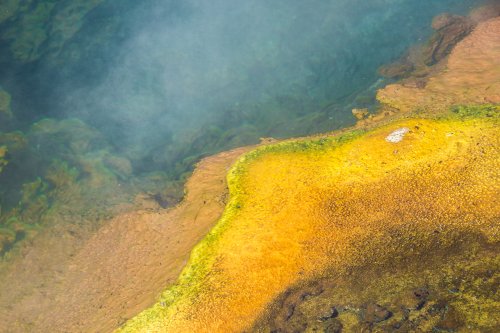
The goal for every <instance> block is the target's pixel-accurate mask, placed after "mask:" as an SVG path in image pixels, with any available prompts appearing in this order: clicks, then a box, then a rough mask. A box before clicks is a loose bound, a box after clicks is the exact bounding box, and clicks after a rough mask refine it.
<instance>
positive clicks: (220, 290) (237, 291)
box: [120, 105, 500, 333]
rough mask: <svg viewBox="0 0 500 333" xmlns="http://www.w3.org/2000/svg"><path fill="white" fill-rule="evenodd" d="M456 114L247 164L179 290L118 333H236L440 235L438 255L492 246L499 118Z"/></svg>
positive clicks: (282, 146)
mask: <svg viewBox="0 0 500 333" xmlns="http://www.w3.org/2000/svg"><path fill="white" fill-rule="evenodd" d="M453 111H454V112H448V113H445V114H443V115H441V116H440V117H435V116H434V118H426V117H423V116H421V117H420V118H408V119H403V120H398V121H393V122H392V123H389V124H386V125H384V126H381V127H379V128H375V129H373V130H371V131H369V132H366V133H363V132H359V131H358V132H353V133H350V134H349V133H348V134H345V135H344V136H340V137H329V138H326V139H320V140H312V141H304V140H302V141H291V142H285V143H278V144H276V145H270V146H265V147H261V148H258V149H256V150H255V151H253V152H250V153H248V154H247V155H245V156H243V157H242V158H241V159H240V160H239V162H237V163H236V164H235V165H234V166H233V168H232V169H231V170H230V172H229V174H228V182H229V187H230V195H231V198H230V201H229V203H228V205H227V207H226V210H225V212H224V214H223V216H222V218H221V219H220V220H219V222H218V223H217V225H216V226H215V227H214V228H213V229H212V231H211V232H210V233H209V234H208V235H207V236H206V238H205V239H204V240H203V241H202V242H201V243H200V244H198V245H197V246H196V247H195V249H194V250H193V252H192V255H191V259H190V261H189V263H188V265H187V267H186V268H185V269H184V271H183V273H182V274H181V276H180V278H179V280H178V282H177V284H176V285H175V286H173V287H172V288H170V289H168V290H167V291H165V292H164V294H163V295H162V297H161V300H160V301H159V302H158V303H157V304H156V305H154V306H153V307H152V308H150V309H147V310H145V311H144V312H142V313H141V314H139V315H138V316H136V317H135V318H133V319H132V320H130V321H129V322H127V323H126V325H125V326H124V327H123V328H121V329H120V332H176V333H177V332H241V331H245V330H249V329H250V328H251V327H252V325H253V323H254V322H255V321H256V320H257V319H258V318H259V316H261V315H262V314H263V312H264V311H265V309H266V306H268V305H269V304H270V303H271V302H272V301H273V299H275V298H276V297H277V296H278V295H279V294H280V293H281V292H283V291H284V290H286V289H287V288H288V287H289V286H291V285H294V284H297V283H300V281H306V280H308V279H311V278H313V277H314V276H317V275H318V274H323V273H324V272H336V274H340V275H342V274H344V273H346V272H348V271H350V270H351V271H352V270H353V269H356V267H362V266H363V264H368V263H373V264H381V263H386V264H390V262H391V260H393V258H396V257H399V258H412V256H413V255H414V254H415V253H423V252H426V251H432V250H433V249H434V250H435V246H436V243H435V236H434V235H435V234H436V233H435V231H436V230H439V233H440V234H439V244H440V246H442V247H443V248H444V247H446V246H450V244H453V242H456V241H457V238H456V234H457V233H475V234H480V235H482V237H484V239H485V241H486V242H488V243H494V242H497V241H498V234H499V233H498V224H497V223H496V222H495V221H497V218H498V216H499V209H498V206H497V205H495V203H494V202H493V201H492V200H491V198H492V197H495V196H496V195H498V190H499V189H498V176H499V175H498V170H499V168H498V131H497V130H498V128H497V126H498V114H499V112H498V111H500V108H499V107H498V106H491V105H489V106H479V107H461V108H455V109H454V110H453ZM401 129H406V130H405V131H404V135H401V136H398V140H387V137H391V135H394V133H395V131H398V130H401ZM398 133H399V132H398ZM401 133H402V132H401ZM410 248H411V249H412V250H411V251H410V250H409V249H410ZM346 274H347V273H346ZM461 315H462V316H463V321H464V322H465V323H466V324H467V325H470V326H471V327H477V325H479V324H478V323H477V322H475V321H474V320H475V319H474V316H470V315H469V316H468V315H467V314H465V313H462V314H461ZM481 325H484V327H487V326H488V325H491V322H488V321H486V323H484V322H483V323H482V324H481Z"/></svg>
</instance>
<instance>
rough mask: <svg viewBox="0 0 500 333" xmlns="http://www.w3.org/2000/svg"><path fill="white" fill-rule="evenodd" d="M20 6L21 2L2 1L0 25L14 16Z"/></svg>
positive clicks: (15, 0) (12, 0)
mask: <svg viewBox="0 0 500 333" xmlns="http://www.w3.org/2000/svg"><path fill="white" fill-rule="evenodd" d="M20 4H21V0H2V2H1V3H0V24H1V23H3V22H4V21H6V20H8V19H9V18H11V17H12V16H14V15H16V14H17V12H18V10H19V7H20Z"/></svg>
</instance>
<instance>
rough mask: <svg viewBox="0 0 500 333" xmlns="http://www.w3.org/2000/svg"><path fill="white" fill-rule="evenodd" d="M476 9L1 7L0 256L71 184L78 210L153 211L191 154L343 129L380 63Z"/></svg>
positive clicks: (321, 3)
mask: <svg viewBox="0 0 500 333" xmlns="http://www.w3.org/2000/svg"><path fill="white" fill-rule="evenodd" d="M479 3H481V1H473V0H463V1H456V0H440V1H432V0H425V1H413V0H373V1H358V0H349V1H347V0H311V1H298V0H276V1H264V0H255V1H240V0H237V1H229V0H214V1H201V0H188V1H177V0H161V1H160V0H145V1H135V0H134V1H132V0H120V1H118V0H94V1H83V0H73V1H60V2H54V1H44V0H31V1H24V2H22V3H21V2H16V1H9V2H2V4H0V51H1V52H0V170H1V173H0V184H1V185H2V186H1V188H0V207H1V213H2V215H1V216H0V223H1V225H2V228H3V229H2V230H4V231H2V232H3V233H4V234H3V236H2V237H1V238H0V240H1V242H2V244H1V246H2V249H3V250H1V252H2V253H6V252H8V250H10V249H11V248H12V247H13V246H14V245H15V244H17V242H18V241H19V240H21V239H23V238H24V237H26V236H27V235H29V234H30V233H31V231H30V230H31V229H30V228H32V227H33V226H40V225H44V224H46V223H50V222H43V221H42V220H43V218H42V217H43V216H46V215H44V214H45V213H46V212H48V211H49V210H50V209H51V208H53V207H54V205H55V203H59V202H60V201H59V200H60V196H62V193H66V192H67V188H72V187H71V186H73V187H74V186H76V187H78V188H79V190H78V191H79V192H78V191H77V192H78V193H87V194H86V195H85V196H84V197H81V198H79V199H76V197H72V198H74V200H75V202H77V203H78V205H80V204H81V207H80V209H81V210H83V211H87V210H88V209H91V210H92V209H93V208H91V207H94V208H95V207H97V206H95V203H96V202H99V203H100V204H101V206H102V207H101V206H99V207H100V208H95V209H96V210H97V211H99V210H103V211H106V212H107V213H109V209H110V208H109V207H113V205H115V204H116V203H117V202H120V200H132V199H131V198H133V197H134V195H135V194H137V193H139V192H144V193H149V194H148V195H151V196H152V197H153V198H157V201H158V202H159V203H160V204H161V206H163V207H166V206H169V205H172V204H174V203H175V202H177V201H178V200H179V199H180V196H181V195H182V181H183V180H185V178H186V176H187V175H188V174H189V172H190V170H192V167H193V165H194V164H195V163H196V162H197V161H199V159H200V158H201V157H203V156H207V155H210V154H213V153H216V152H219V151H222V150H225V149H229V148H233V147H238V146H242V145H247V144H253V143H257V142H259V139H260V138H261V137H276V138H285V137H291V136H299V135H306V134H310V133H317V132H325V131H331V130H334V129H338V128H341V127H345V126H348V125H351V124H353V123H354V117H353V116H352V115H351V109H352V108H354V107H356V108H371V109H373V108H375V107H376V104H375V100H374V94H375V91H376V89H377V88H379V87H380V86H382V85H384V84H385V83H387V80H385V79H382V78H381V77H379V76H378V74H377V68H378V67H379V66H381V65H383V64H387V63H389V62H391V61H394V60H395V59H397V58H398V57H400V56H401V55H402V53H403V52H404V51H405V50H406V49H407V48H408V47H409V46H410V45H412V44H414V43H415V42H419V41H421V42H423V41H424V40H425V39H426V38H428V36H429V35H430V33H431V32H432V30H431V28H430V22H431V20H432V17H433V16H435V15H437V14H440V13H442V12H452V13H458V14H465V13H467V12H468V11H469V10H470V8H471V6H473V5H477V4H479ZM118 186H119V187H118ZM82 188H83V189H86V190H82ZM165 188H167V190H165ZM87 190H88V191H87ZM65 191H66V192H65ZM75 191H76V190H75ZM85 191H87V192H85ZM108 192H111V193H114V195H111V196H110V195H108V194H106V193H108ZM66 195H68V194H67V193H66ZM101 197H102V198H105V200H104V199H103V201H99V200H100V199H99V198H101ZM111 198H114V199H115V200H116V201H117V202H114V201H113V200H111ZM78 205H77V206H78ZM71 207H72V208H71V209H73V211H72V213H73V214H79V213H77V211H78V209H76V208H75V204H73V205H72V206H71ZM75 210H76V211H75ZM52 211H54V210H52ZM92 211H93V210H92ZM96 219H100V215H99V216H98V217H96ZM9 221H10V222H9ZM13 221H14V222H13ZM6 235H7V236H6Z"/></svg>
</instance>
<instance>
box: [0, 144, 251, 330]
mask: <svg viewBox="0 0 500 333" xmlns="http://www.w3.org/2000/svg"><path fill="white" fill-rule="evenodd" d="M251 148H252V147H243V148H239V149H235V150H231V151H228V152H224V153H220V154H218V155H215V156H212V157H209V158H206V159H204V160H203V161H201V162H200V163H199V164H198V167H197V168H196V170H195V172H194V173H193V175H192V177H191V178H190V179H189V180H188V182H187V184H186V191H187V193H186V197H185V199H184V201H183V202H182V203H181V204H180V205H179V206H177V207H175V208H173V209H171V210H162V209H151V210H142V211H132V212H129V213H124V214H120V215H118V216H116V217H114V218H113V219H111V220H110V221H109V222H108V223H106V224H105V225H104V226H103V227H102V228H100V229H99V230H98V231H97V233H95V234H93V231H92V230H87V229H86V228H85V227H84V226H81V227H78V226H75V225H70V226H68V225H67V223H65V221H61V223H56V224H55V225H54V226H53V227H51V228H49V230H46V231H44V232H42V233H41V234H40V235H39V236H38V237H36V238H35V239H34V240H33V241H32V242H33V244H32V246H31V247H30V249H29V250H28V251H26V252H25V253H23V255H22V256H19V258H17V259H16V260H15V262H10V263H9V265H8V267H4V268H3V270H2V274H1V275H0V281H1V284H2V285H3V286H4V287H3V288H2V289H3V290H2V294H1V295H0V321H1V322H2V324H1V325H0V326H1V327H0V332H109V331H112V330H114V329H115V328H117V327H118V326H119V325H121V324H122V323H123V322H125V321H126V320H127V319H129V318H131V317H132V316H134V315H135V314H137V313H138V312H139V311H141V310H142V309H144V308H146V307H148V306H150V305H151V304H152V303H154V301H155V298H156V297H157V295H158V294H159V293H160V292H161V290H163V289H164V288H165V287H166V286H168V285H169V284H171V283H172V282H173V281H175V279H176V278H177V276H178V275H179V273H180V271H181V269H182V267H183V266H184V265H185V263H186V261H187V258H188V256H189V253H190V251H191V249H192V248H193V246H194V245H195V244H196V243H197V242H199V241H200V239H201V238H202V237H203V236H204V235H205V234H206V233H207V232H208V230H209V229H210V227H211V226H212V225H213V224H214V223H215V222H216V221H217V219H218V218H219V216H220V214H221V213H222V211H223V209H224V206H225V202H226V195H227V184H226V178H225V176H226V172H227V170H228V168H229V167H230V165H231V164H232V163H233V161H234V160H235V159H236V158H237V157H238V156H240V155H241V154H242V153H244V152H246V151H248V150H249V149H251ZM47 270H48V271H47ZM42 272H44V273H42ZM5 286H9V287H7V288H6V287H5Z"/></svg>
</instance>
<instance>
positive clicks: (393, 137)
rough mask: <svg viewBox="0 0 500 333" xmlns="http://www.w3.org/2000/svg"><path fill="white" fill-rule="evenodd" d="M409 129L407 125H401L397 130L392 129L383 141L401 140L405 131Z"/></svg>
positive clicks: (393, 141) (396, 141) (395, 141)
mask: <svg viewBox="0 0 500 333" xmlns="http://www.w3.org/2000/svg"><path fill="white" fill-rule="evenodd" d="M409 131H410V129H409V128H408V127H402V128H398V129H397V130H395V131H393V132H392V133H391V134H389V135H388V136H387V137H386V138H385V141H387V142H392V143H398V142H400V141H401V140H403V137H404V136H405V134H406V133H408V132H409Z"/></svg>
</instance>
